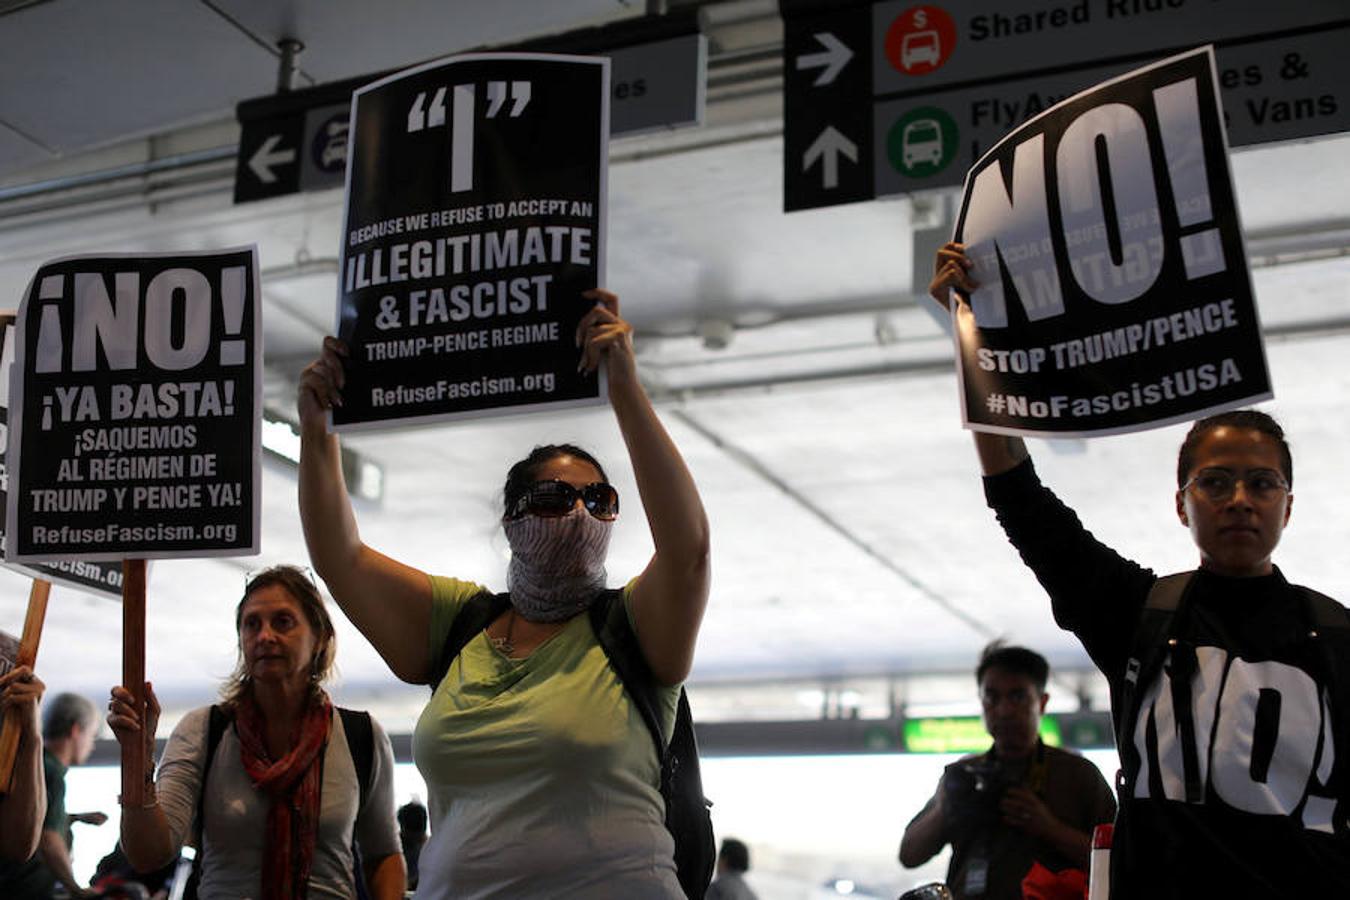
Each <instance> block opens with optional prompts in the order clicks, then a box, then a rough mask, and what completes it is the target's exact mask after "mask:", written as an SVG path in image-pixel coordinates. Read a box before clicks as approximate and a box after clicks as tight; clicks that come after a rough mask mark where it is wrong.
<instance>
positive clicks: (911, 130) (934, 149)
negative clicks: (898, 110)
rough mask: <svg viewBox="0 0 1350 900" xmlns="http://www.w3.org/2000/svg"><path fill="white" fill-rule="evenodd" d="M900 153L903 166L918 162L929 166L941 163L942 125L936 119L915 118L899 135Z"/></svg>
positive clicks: (912, 165)
mask: <svg viewBox="0 0 1350 900" xmlns="http://www.w3.org/2000/svg"><path fill="white" fill-rule="evenodd" d="M900 148H901V154H902V155H903V158H904V161H905V168H906V169H912V168H914V166H916V165H918V164H920V163H927V164H928V165H930V166H936V165H940V164H941V163H942V125H941V124H940V123H939V122H938V121H937V120H936V119H917V120H915V121H913V122H910V123H909V124H908V125H906V126H905V130H904V133H903V134H902V135H901V137H900Z"/></svg>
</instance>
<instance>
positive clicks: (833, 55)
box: [797, 31, 853, 87]
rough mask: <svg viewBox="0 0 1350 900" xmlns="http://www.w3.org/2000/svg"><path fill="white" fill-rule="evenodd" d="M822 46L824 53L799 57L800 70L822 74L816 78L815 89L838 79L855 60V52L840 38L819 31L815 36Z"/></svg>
mask: <svg viewBox="0 0 1350 900" xmlns="http://www.w3.org/2000/svg"><path fill="white" fill-rule="evenodd" d="M813 37H815V39H816V40H817V41H819V42H820V45H821V46H822V47H824V48H825V51H824V52H823V53H811V54H809V55H803V56H799V57H797V68H798V69H816V68H820V69H821V72H820V74H819V75H817V76H816V80H815V82H814V85H813V86H814V87H820V86H821V85H825V84H829V83H830V82H831V81H834V79H835V78H836V77H838V75H839V72H840V71H841V70H842V69H843V68H844V66H846V65H848V61H849V60H850V59H852V58H853V51H852V50H850V49H848V47H846V46H845V45H844V42H843V41H841V40H839V38H837V37H835V36H834V35H832V34H830V33H829V32H828V31H818V32H816V33H815V35H813Z"/></svg>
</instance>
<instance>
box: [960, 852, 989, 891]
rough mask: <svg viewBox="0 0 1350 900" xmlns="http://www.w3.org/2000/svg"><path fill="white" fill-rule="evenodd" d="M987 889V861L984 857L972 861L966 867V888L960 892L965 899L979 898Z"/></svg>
mask: <svg viewBox="0 0 1350 900" xmlns="http://www.w3.org/2000/svg"><path fill="white" fill-rule="evenodd" d="M988 887H989V860H987V859H985V858H984V857H980V858H979V859H973V860H971V861H970V864H969V865H967V866H966V887H965V890H964V891H963V892H962V893H964V894H965V895H966V896H967V897H980V896H983V895H984V892H985V889H986V888H988Z"/></svg>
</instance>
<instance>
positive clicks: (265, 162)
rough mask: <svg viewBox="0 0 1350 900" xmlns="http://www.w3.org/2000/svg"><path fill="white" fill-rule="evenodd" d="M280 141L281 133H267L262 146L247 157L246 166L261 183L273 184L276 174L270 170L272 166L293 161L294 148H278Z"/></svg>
mask: <svg viewBox="0 0 1350 900" xmlns="http://www.w3.org/2000/svg"><path fill="white" fill-rule="evenodd" d="M279 143H281V135H279V134H273V135H269V136H268V138H267V140H265V141H263V142H262V146H261V147H259V148H258V151H257V152H256V153H254V154H253V155H252V156H250V157H249V159H248V167H249V168H250V169H252V170H253V174H254V175H257V176H258V180H259V181H261V182H262V183H263V184H274V183H275V182H276V180H277V176H276V174H275V173H273V172H272V167H273V166H282V165H285V164H286V163H293V162H295V150H294V149H292V150H278V149H277V144H279Z"/></svg>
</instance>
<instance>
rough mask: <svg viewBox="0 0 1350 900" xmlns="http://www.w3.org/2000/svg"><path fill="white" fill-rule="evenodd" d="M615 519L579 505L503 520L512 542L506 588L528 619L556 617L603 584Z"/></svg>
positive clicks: (571, 612)
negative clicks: (564, 510) (554, 512)
mask: <svg viewBox="0 0 1350 900" xmlns="http://www.w3.org/2000/svg"><path fill="white" fill-rule="evenodd" d="M613 525H614V523H613V522H612V521H610V522H602V521H601V520H599V519H597V518H595V516H592V515H591V514H590V513H588V512H586V510H584V509H581V508H580V507H578V508H576V509H573V510H572V511H571V512H569V513H568V514H567V515H565V516H558V517H556V518H554V517H546V516H533V515H525V516H522V517H521V518H519V519H511V520H508V521H506V522H504V523H503V525H502V527H503V529H504V530H505V531H506V540H507V543H509V544H510V545H511V563H510V565H509V566H508V567H507V569H506V589H507V590H508V591H510V592H511V605H512V606H514V607H515V608H516V612H518V613H520V615H521V616H523V617H524V618H526V619H528V620H529V621H531V622H561V621H563V620H564V619H570V618H572V617H573V616H575V615H576V614H577V613H579V612H581V611H582V610H584V609H586V608H587V607H588V606H590V605H591V603H592V602H593V601H594V600H595V598H596V597H598V596H599V595H600V592H601V591H603V590H604V589H605V557H606V555H608V553H609V535H610V531H611V529H612V527H613Z"/></svg>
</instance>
